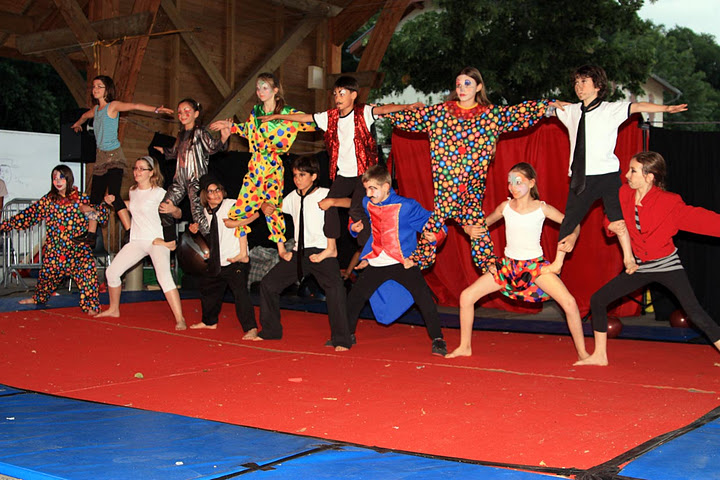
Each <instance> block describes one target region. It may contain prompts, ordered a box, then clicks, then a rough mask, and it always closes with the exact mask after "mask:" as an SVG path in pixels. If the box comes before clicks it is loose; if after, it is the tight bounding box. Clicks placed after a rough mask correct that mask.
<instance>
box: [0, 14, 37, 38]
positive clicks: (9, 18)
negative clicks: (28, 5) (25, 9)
mask: <svg viewBox="0 0 720 480" xmlns="http://www.w3.org/2000/svg"><path fill="white" fill-rule="evenodd" d="M33 31H35V18H33V17H29V16H27V15H18V14H16V13H8V12H0V32H2V33H13V34H15V35H24V34H26V33H31V32H33Z"/></svg>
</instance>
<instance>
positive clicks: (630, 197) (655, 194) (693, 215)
mask: <svg viewBox="0 0 720 480" xmlns="http://www.w3.org/2000/svg"><path fill="white" fill-rule="evenodd" d="M620 206H621V207H622V212H623V218H624V219H625V223H626V224H627V229H628V232H630V243H631V245H632V250H633V253H634V254H635V256H636V257H637V258H639V259H640V260H641V261H643V262H647V261H648V260H657V259H658V258H663V257H667V256H668V255H670V254H671V253H673V252H674V251H675V244H674V243H673V239H672V237H673V236H674V235H675V234H676V233H677V232H678V231H679V230H685V231H687V232H692V233H699V234H701V235H710V236H713V237H720V214H717V213H715V212H713V211H710V210H706V209H704V208H700V207H691V206H690V205H686V204H685V202H683V199H682V198H681V197H680V195H677V194H675V193H670V192H667V191H665V190H661V189H659V188H657V187H652V188H651V189H650V191H649V192H648V193H647V194H646V195H645V198H643V199H642V205H638V206H637V207H638V215H639V217H640V228H641V230H638V229H637V228H636V227H635V190H633V189H632V188H630V187H629V186H628V185H623V186H622V187H620ZM609 223H610V222H609V220H608V219H607V218H605V227H606V229H607V225H608V224H609ZM608 235H614V234H613V233H612V232H610V231H608Z"/></svg>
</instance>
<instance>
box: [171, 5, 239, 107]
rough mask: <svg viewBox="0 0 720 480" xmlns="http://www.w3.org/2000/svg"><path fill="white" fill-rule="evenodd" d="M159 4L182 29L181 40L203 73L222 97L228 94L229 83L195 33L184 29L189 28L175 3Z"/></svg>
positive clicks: (174, 23)
mask: <svg viewBox="0 0 720 480" xmlns="http://www.w3.org/2000/svg"><path fill="white" fill-rule="evenodd" d="M161 5H162V8H163V11H164V12H165V13H166V14H167V16H168V18H169V19H170V21H171V22H172V23H173V25H175V28H176V29H178V30H182V31H183V32H181V33H180V35H181V36H182V38H183V40H184V41H185V43H186V44H187V46H188V48H189V49H190V51H191V52H192V53H193V55H194V56H195V58H196V59H197V61H198V62H200V65H201V66H202V67H203V69H204V70H205V73H207V75H208V77H209V78H210V80H211V81H212V82H213V84H214V85H215V88H217V89H218V91H219V92H220V94H221V95H222V96H223V97H226V96H228V95H229V94H230V92H231V89H230V85H228V83H227V81H226V80H225V78H224V77H223V75H222V73H221V72H220V70H219V69H218V68H217V67H216V66H215V64H214V63H213V62H212V60H210V56H209V55H208V53H207V51H206V50H205V48H203V46H202V45H200V43H199V42H198V41H197V40H196V39H195V35H193V34H192V33H190V32H189V31H186V30H189V29H188V26H187V25H186V24H185V21H184V20H183V19H182V17H181V16H180V12H178V10H177V8H175V5H174V4H173V3H172V1H171V0H162V1H161Z"/></svg>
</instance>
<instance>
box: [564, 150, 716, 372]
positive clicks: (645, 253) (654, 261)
mask: <svg viewBox="0 0 720 480" xmlns="http://www.w3.org/2000/svg"><path fill="white" fill-rule="evenodd" d="M665 172H666V167H665V159H664V158H663V157H662V155H660V154H659V153H656V152H641V153H638V154H637V155H635V156H634V157H633V158H632V159H631V160H630V167H629V169H628V172H627V174H626V175H625V178H627V180H628V184H627V185H623V186H622V187H620V206H621V208H622V214H623V216H624V218H628V219H631V218H634V219H635V221H634V222H633V221H630V222H628V223H627V225H626V226H625V227H624V230H626V231H627V233H628V234H629V235H630V244H631V246H632V251H633V253H634V254H635V257H636V259H637V263H639V267H638V269H637V271H636V272H635V274H634V275H630V274H629V273H628V272H627V271H624V272H621V273H620V275H618V276H617V277H615V278H613V279H612V280H610V281H609V282H608V283H607V284H606V285H605V286H604V287H602V288H601V289H600V290H598V291H597V292H595V294H594V295H593V296H592V298H591V299H590V308H591V312H592V324H593V330H594V334H595V351H594V352H593V354H592V355H590V357H588V358H586V359H585V360H581V361H579V362H577V363H576V364H575V365H602V366H605V365H607V364H608V357H607V308H608V305H610V304H611V303H612V302H613V301H615V300H617V299H618V298H621V297H623V296H624V295H627V294H628V293H630V292H633V291H635V290H637V289H639V288H642V287H644V286H645V285H647V284H649V283H652V282H657V283H659V284H661V285H663V286H665V287H666V288H667V289H668V290H670V292H672V294H673V295H675V298H677V299H678V301H679V302H680V305H681V306H682V308H683V310H685V313H687V315H688V317H689V318H690V319H691V320H692V322H693V323H694V324H695V325H696V326H697V327H698V328H699V329H700V330H702V331H703V332H705V334H706V335H707V336H708V338H710V341H711V342H712V343H713V345H715V348H717V349H718V350H720V325H718V324H717V323H715V321H713V319H712V318H710V316H709V315H708V314H707V313H706V312H705V310H703V308H702V306H701V305H700V303H699V302H698V300H697V298H696V297H695V293H693V291H692V287H691V286H690V282H689V280H688V277H687V274H686V273H685V269H683V266H682V263H681V262H680V258H679V257H678V254H677V248H676V247H675V244H674V243H673V240H672V237H674V236H675V234H677V233H678V231H679V230H685V231H687V232H693V233H699V234H701V235H711V236H713V237H720V214H718V213H715V212H713V211H710V210H705V209H704V208H699V207H691V206H689V205H686V204H685V202H683V200H682V198H680V195H677V194H675V193H670V192H667V191H666V190H665ZM605 226H606V228H607V229H608V232H609V233H615V234H618V233H622V230H623V227H622V225H618V224H617V223H615V224H614V223H612V222H609V221H608V219H606V221H605Z"/></svg>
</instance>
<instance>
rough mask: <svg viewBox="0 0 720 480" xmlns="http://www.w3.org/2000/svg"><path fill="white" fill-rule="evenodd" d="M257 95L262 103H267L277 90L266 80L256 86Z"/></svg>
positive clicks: (258, 82) (260, 81)
mask: <svg viewBox="0 0 720 480" xmlns="http://www.w3.org/2000/svg"><path fill="white" fill-rule="evenodd" d="M255 94H256V95H257V97H258V99H259V100H260V101H261V102H265V101H267V100H269V99H271V98H273V96H274V95H275V90H274V89H273V87H271V86H270V84H269V83H267V82H266V81H265V80H258V81H257V84H256V85H255Z"/></svg>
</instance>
